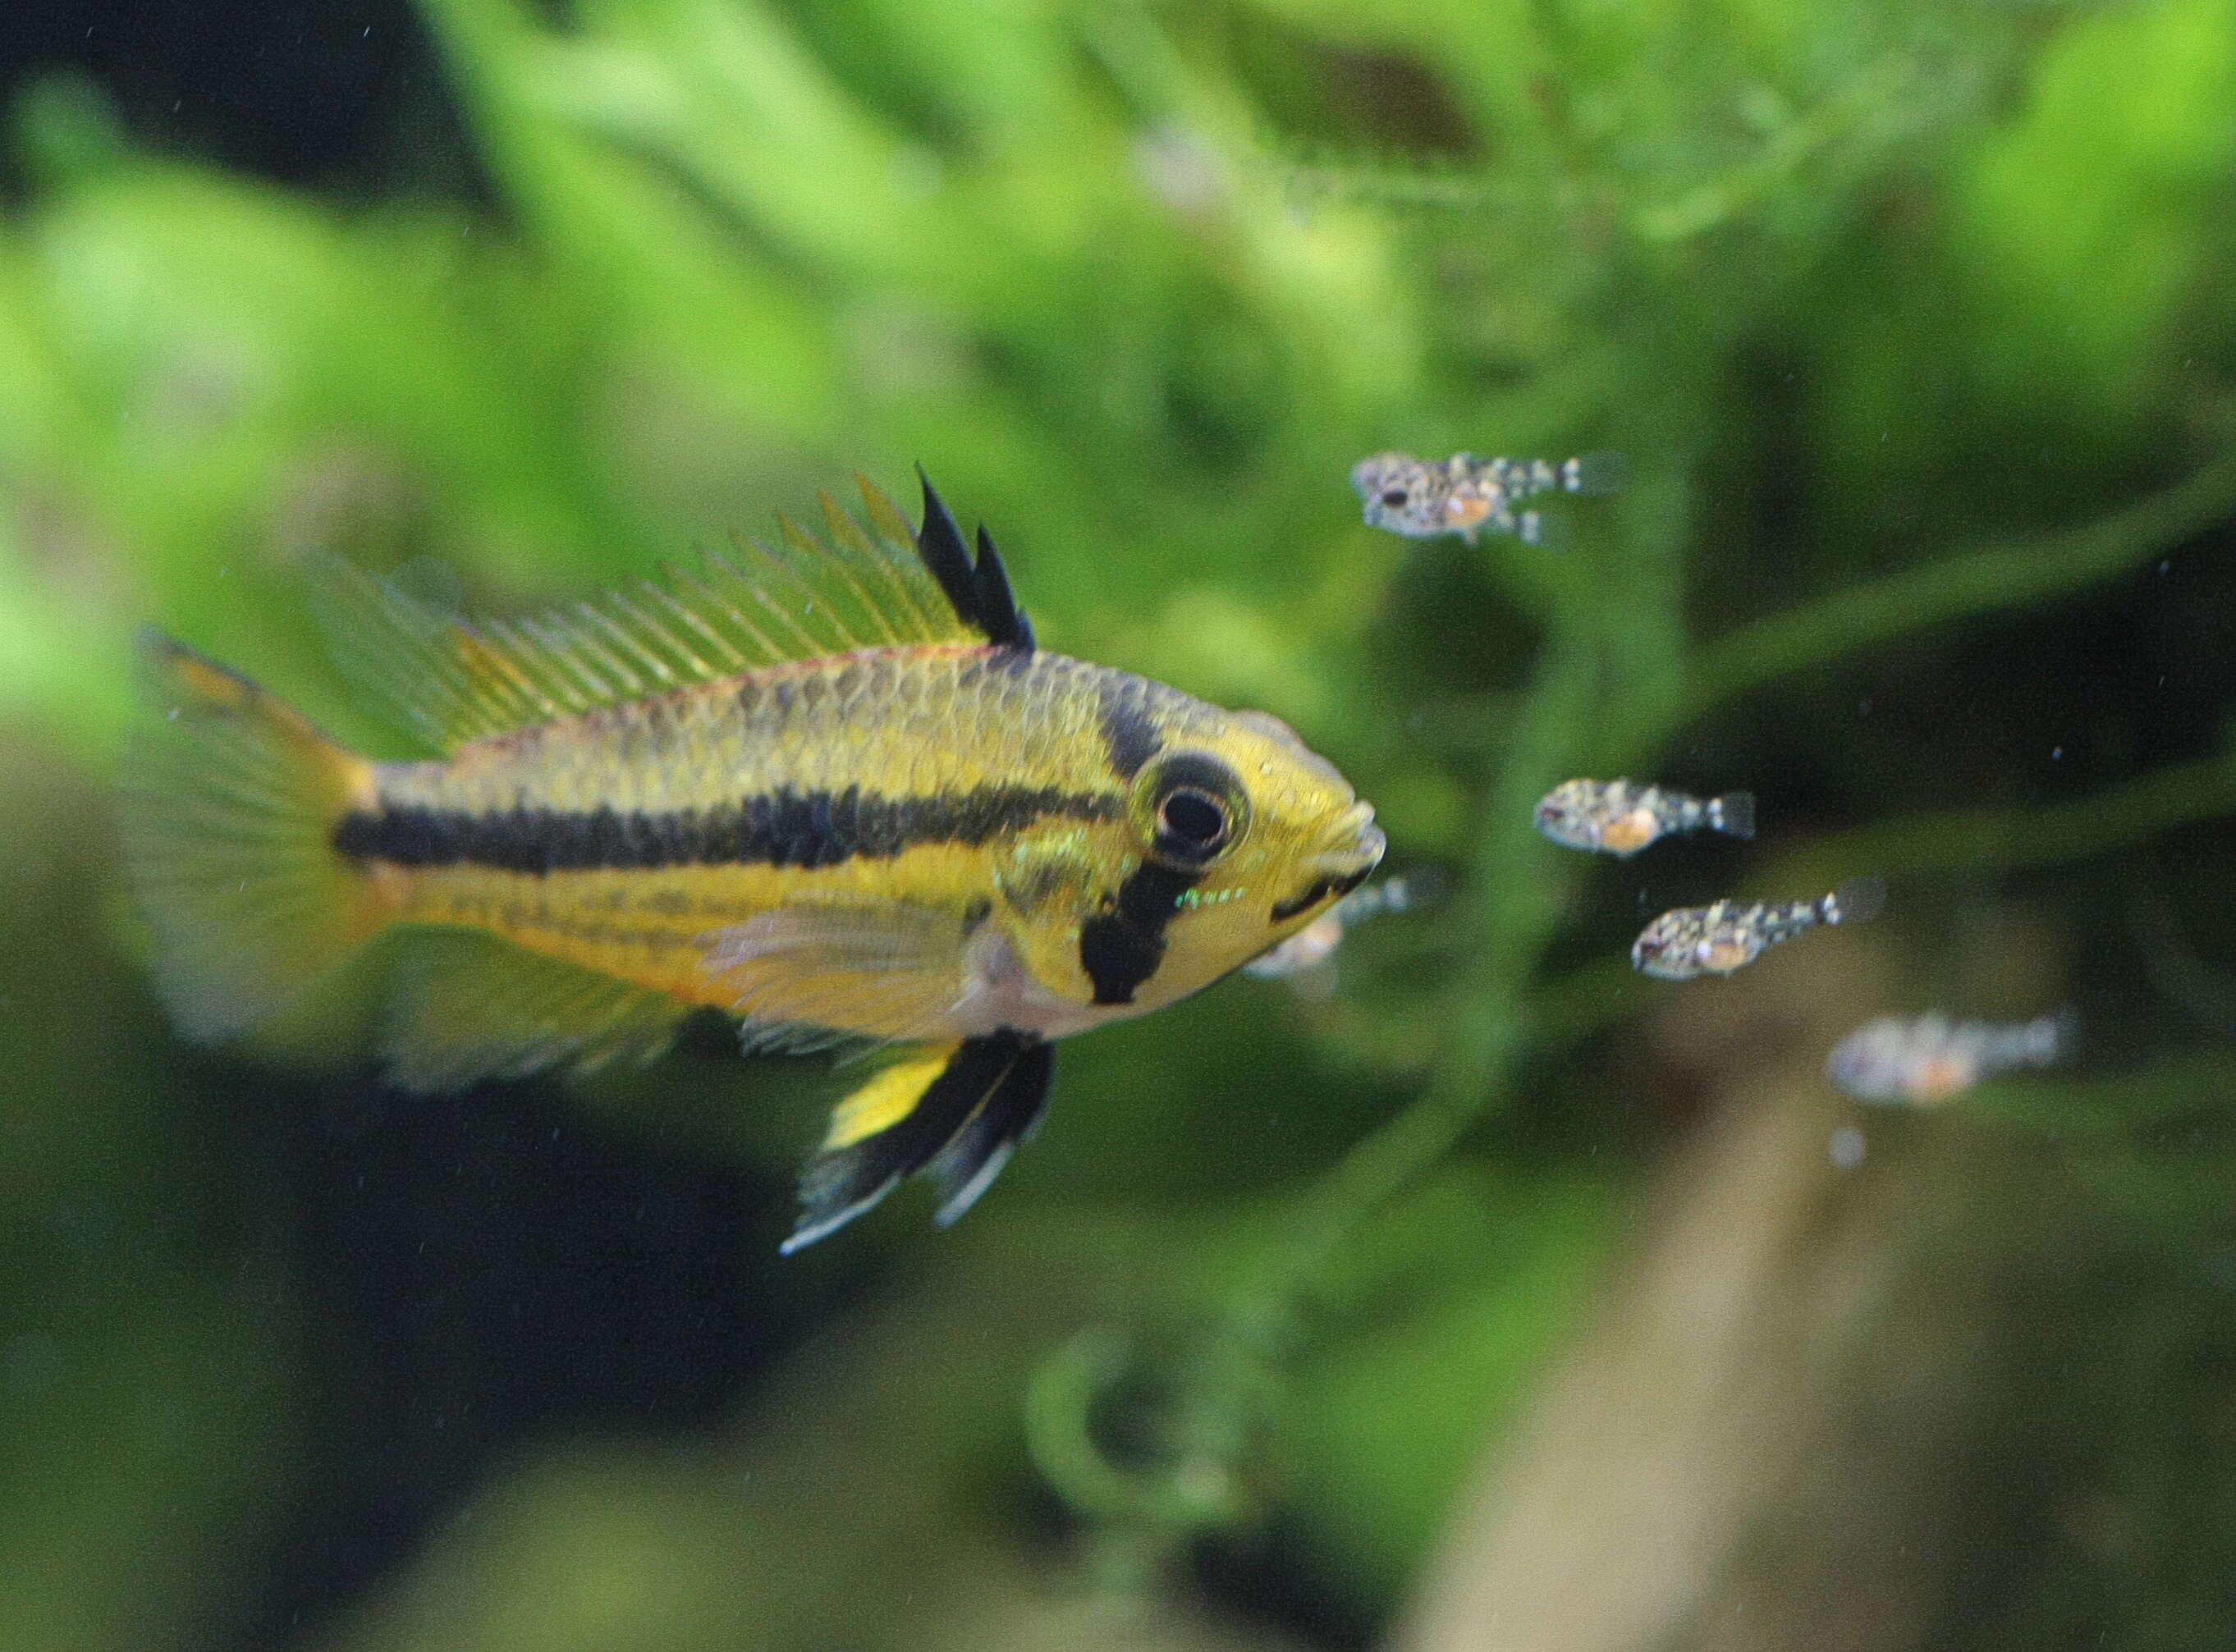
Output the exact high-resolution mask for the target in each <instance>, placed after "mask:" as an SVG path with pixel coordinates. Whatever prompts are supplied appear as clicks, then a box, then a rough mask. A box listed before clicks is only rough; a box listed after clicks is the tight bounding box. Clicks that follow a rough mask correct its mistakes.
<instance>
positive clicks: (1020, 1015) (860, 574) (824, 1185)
mask: <svg viewBox="0 0 2236 1652" xmlns="http://www.w3.org/2000/svg"><path fill="white" fill-rule="evenodd" d="M862 499H863V504H864V506H865V510H866V514H867V521H866V523H865V521H861V520H859V519H857V518H855V517H853V516H851V515H848V514H847V513H846V512H845V511H844V510H842V509H840V508H839V507H838V504H837V503H836V502H833V501H832V500H830V499H828V498H826V499H825V500H824V502H823V522H824V527H825V532H826V534H827V537H825V538H819V537H818V536H817V535H815V534H813V533H812V532H811V531H809V530H808V529H806V528H802V527H800V526H799V525H798V524H796V523H793V522H789V521H786V522H785V523H783V524H782V527H783V534H782V538H781V540H780V541H779V543H778V544H777V545H775V546H773V547H770V546H764V545H760V544H754V543H750V542H748V543H746V544H745V545H742V546H741V547H740V555H739V557H737V558H736V559H733V558H730V557H727V556H720V555H716V556H711V557H709V558H707V561H706V562H705V565H704V566H703V567H700V568H699V569H696V570H692V571H678V570H670V571H669V572H668V575H667V577H666V578H665V579H664V580H661V581H656V582H654V581H648V582H645V583H642V584H640V585H639V586H637V587H634V588H632V589H630V590H628V591H623V592H614V593H608V594H606V595H605V596H602V597H600V598H597V599H595V600H591V601H588V602H582V603H578V604H575V605H574V606H572V607H569V608H568V609H566V610H564V611H562V612H560V613H551V614H546V615H543V616H541V617H538V618H530V619H523V620H513V621H497V622H490V623H483V624H478V625H467V624H465V623H464V622H462V621H458V620H453V619H451V618H450V617H449V616H447V615H444V614H442V613H437V612H435V611H433V610H431V609H430V608H428V607H427V606H424V605H423V604H421V603H419V602H418V601H416V600H414V599H412V598H411V596H409V595H408V594H406V593H404V592H403V591H401V590H399V589H398V588H397V587H394V586H392V585H391V584H388V583H386V582H385V581H382V580H376V579H373V578H372V577H370V576H368V575H366V574H364V573H362V572H360V571H359V570H358V569H356V568H353V567H350V566H349V565H347V564H346V563H344V562H341V561H339V560H338V559H335V558H332V557H329V556H324V555H314V556H312V557H311V558H310V559H309V560H308V571H309V573H310V574H311V576H312V594H313V596H314V598H315V599H316V606H317V607H318V609H319V614H320V618H321V620H322V622H323V623H324V624H325V626H326V629H327V631H328V633H329V634H330V638H331V641H332V652H333V654H334V659H335V663H336V664H337V665H339V666H340V667H341V668H342V669H343V671H344V672H345V674H346V675H349V676H351V677H352V678H354V679H355V680H356V681H357V682H358V685H360V686H361V687H363V688H365V690H366V691H367V692H369V693H370V694H371V695H372V696H373V697H375V698H378V700H379V701H380V702H382V703H383V704H384V705H385V707H386V708H387V709H388V710H389V711H391V712H392V713H394V714H395V716H396V718H397V720H398V723H399V724H400V725H401V726H403V727H404V728H405V729H407V730H409V731H412V732H413V733H414V734H416V735H417V736H418V738H419V739H420V741H421V743H422V744H423V745H424V746H425V747H426V748H427V749H428V750H429V751H430V752H431V755H430V756H428V757H424V758H423V759H421V760H418V761H404V762H375V761H372V760H371V759H369V758H366V757H360V756H358V754H356V753H354V752H352V751H346V750H345V749H344V748H343V747H342V746H340V745H339V744H336V743H335V742H333V741H332V740H331V739H329V738H328V737H326V735H325V734H324V733H323V732H321V731H319V730H318V729H317V728H315V727H313V726H312V724H311V723H310V722H309V721H308V720H307V719H306V718H303V717H302V716H301V715H300V714H299V713H298V712H296V711H293V709H291V708H290V707H288V706H286V705H283V704H282V703H281V702H280V701H279V699H278V698H276V697H274V696H273V695H272V694H269V693H267V692H266V691H264V690H263V689H261V688H260V687H258V686H257V685H255V684H253V683H252V682H250V681H249V680H248V679H247V678H245V677H242V676H240V675H238V674H237V673H235V672H232V671H229V670H227V668H226V667H224V666H222V665H218V664H216V663H215V662H214V661H212V660H208V659H204V658H203V657H202V656H201V655H200V654H198V653H195V652H194V651H193V650H191V649H189V648H187V647H185V646H182V645H181V644H178V643H175V642H173V641H171V640H169V639H167V638H162V637H157V636H152V635H151V636H150V637H148V639H146V642H145V645H144V647H143V651H142V652H143V654H144V656H145V665H146V668H147V672H148V678H149V681H150V688H151V693H152V698H153V702H154V711H155V716H153V717H152V718H149V719H148V721H147V723H146V724H145V726H143V727H142V728H141V730H140V731H138V733H137V735H136V736H135V740H134V742H133V744H132V746H131V748H130V751H129V753H128V760H127V765H126V770H125V776H124V783H123V786H122V843H123V849H124V861H125V869H126V874H127V877H128V881H129V882H130V883H131V886H132V888H133V892H134V895H135V897H136V899H137V901H138V904H139V907H140V909H141V912H142V914H144V915H145V916H146V918H147V921H148V928H149V930H150V932H151V935H152V940H153V943H154V947H153V950H154V963H155V978H156V984H157V986H158V987H159V988H160V990H161V993H162V996H163V999H164V1001H165V1003H166V1005H167V1006H168V1008H169V1010H170V1012H171V1014H172V1017H173V1019H174V1020H176V1021H177V1022H178V1024H179V1025H180V1026H181V1028H183V1029H184V1030H185V1031H186V1032H187V1033H188V1034H189V1035H190V1036H193V1037H196V1038H201V1039H219V1038H225V1037H228V1036H231V1035H233V1034H234V1033H240V1032H242V1031H244V1030H246V1029H247V1028H249V1027H251V1026H254V1025H256V1024H257V1023H258V1022H260V1021H262V1020H265V1019H267V1018H268V1017H270V1016H272V1015H273V1014H274V1013H277V1012H279V1011H280V1010H282V1009H284V1008H285V1007H286V1006H287V1005H289V1004H291V1003H292V1002H293V1001H294V1000H296V999H297V998H299V996H300V995H301V993H302V992H303V990H304V989H305V988H306V987H307V986H308V985H309V983H310V982H311V981H312V980H315V979H317V978H318V977H319V976H321V975H323V974H326V972H327V971H329V970H330V969H332V968H334V967H337V966H339V965H340V964H341V963H342V962H343V961H344V960H346V959H348V958H349V957H351V956H352V955H353V954H357V953H358V952H359V951H361V950H363V949H364V948H365V947H367V946H368V945H369V944H370V943H372V941H374V940H375V939H376V938H378V937H384V936H392V937H393V938H394V941H395V951H394V952H393V954H391V955H392V956H393V958H394V960H395V965H394V968H393V970H392V972H391V974H389V975H388V976H387V977H385V986H384V987H383V989H382V990H383V991H384V993H385V998H384V1001H383V1003H382V1005H381V1006H380V1008H381V1013H380V1016H379V1018H378V1025H379V1026H380V1028H381V1033H380V1044H381V1054H382V1057H383V1058H384V1059H385V1064H386V1066H387V1068H388V1071H389V1073H390V1076H391V1078H393V1079H394V1080H395V1081H396V1082H397V1083H398V1084H400V1085H404V1087H406V1088H409V1089H414V1090H420V1091H440V1090H452V1089H458V1088H462V1087H464V1086H465V1085H470V1084H472V1083H475V1082H477V1080H480V1079H483V1078H516V1077H519V1076H521V1075H523V1074H526V1073H529V1072H538V1071H541V1070H544V1069H547V1068H552V1067H559V1066H578V1067H579V1066H588V1065H596V1064H598V1063H600V1062H604V1061H610V1060H613V1059H649V1058H650V1057H652V1056H653V1055H655V1054H657V1053H658V1052H660V1050H661V1048H662V1047H664V1046H666V1045H667V1043H668V1041H669V1039H671V1038H672V1037H673V1035H674V1032H675V1029H676V1027H677V1026H678V1024H679V1023H680V1022H681V1021H682V1019H684V1018H685V1017H686V1016H687V1015H688V1014H690V1013H692V1012H693V1010H694V1008H698V1007H702V1006H703V1007H707V1008H712V1009H714V1010H718V1011H721V1012H724V1013H727V1014H729V1015H731V1016H733V1017H735V1018H736V1019H737V1020H738V1022H739V1024H740V1032H741V1033H742V1035H743V1038H744V1041H745V1045H746V1048H747V1049H748V1050H749V1051H753V1050H779V1049H780V1050H799V1049H813V1048H819V1047H822V1046H827V1045H832V1044H835V1043H842V1042H852V1043H854V1044H856V1045H858V1046H863V1045H866V1046H885V1048H886V1049H887V1050H888V1052H889V1059H888V1060H887V1061H886V1062H885V1064H883V1065H879V1066H878V1069H877V1070H876V1072H874V1073H873V1075H872V1076H871V1077H870V1078H868V1080H867V1081H866V1082H864V1083H861V1084H859V1085H858V1086H857V1087H856V1088H855V1090H854V1091H853V1092H852V1094H851V1095H849V1096H847V1097H846V1098H845V1099H844V1100H842V1101H841V1102H840V1103H839V1104H838V1107H837V1108H836V1109H835V1110H834V1111H833V1112H832V1118H831V1122H830V1125H829V1128H828V1130H827V1131H825V1136H824V1137H823V1144H822V1147H821V1149H820V1151H819V1152H818V1153H817V1154H816V1156H815V1157H814V1158H813V1159H812V1161H811V1162H810V1164H809V1165H808V1168H807V1170H806V1175H805V1177H803V1179H802V1183H801V1191H800V1197H801V1203H802V1205H803V1207H804V1213H803V1215H802V1216H801V1217H800V1220H799V1225H798V1227H797V1228H795V1229H793V1231H792V1236H791V1238H790V1239H789V1240H787V1241H786V1247H785V1248H786V1249H787V1250H792V1249H798V1248H799V1247H800V1246H801V1245H804V1244H807V1243H809V1242H812V1241H813V1240H815V1239H817V1238H819V1237H820V1236H822V1235H824V1234H826V1233H829V1232H830V1231H831V1230H832V1229H834V1228H836V1227H838V1225H840V1224H841V1223H845V1222H847V1221H849V1220H851V1219H852V1217H854V1216H857V1215H858V1214H860V1213H861V1212H862V1211H864V1210H867V1209H868V1208H869V1207H870V1206H871V1205H872V1204H874V1203H877V1202H878V1200H879V1199H880V1198H882V1197H883V1196H885V1194H886V1193H887V1192H888V1191H889V1190H891V1188H892V1187H893V1186H894V1185H896V1184H897V1183H898V1182H900V1181H901V1180H902V1179H904V1177H910V1176H912V1175H915V1174H917V1173H918V1172H922V1173H923V1174H924V1175H926V1176H928V1177H931V1179H932V1180H933V1181H934V1182H935V1183H937V1185H938V1188H939V1190H940V1192H941V1195H942V1203H941V1206H940V1210H939V1217H938V1219H939V1220H940V1221H941V1222H942V1223H947V1222H951V1221H953V1220H954V1219H955V1218H956V1217H957V1216H961V1215H962V1213H963V1211H964V1210H967V1209H969V1208H970V1204H971V1203H972V1202H973V1201H974V1200H976V1199H977V1197H978V1196H979V1195H980V1194H981V1193H983V1191H984V1190H985V1189H986V1188H987V1186H988V1185H989V1183H991V1182H992V1181H993V1179H994V1177H996V1175H997V1174H998V1173H999V1172H1000V1170H1001V1169H1002V1166H1003V1164H1005V1163H1007V1161H1008V1159H1009V1155H1010V1153H1011V1152H1012V1151H1014V1150H1015V1149H1016V1146H1017V1144H1019V1143H1020V1142H1022V1141H1023V1139H1024V1138H1025V1137H1027V1136H1028V1135H1029V1133H1030V1132H1031V1131H1032V1130H1033V1128H1034V1126H1035V1125H1036V1123H1037V1122H1038V1120H1039V1118H1040V1115H1041V1111H1042V1105H1043V1104H1044V1103H1045V1101H1046V1100H1047V1097H1048V1091H1049V1074H1050V1071H1051V1056H1050V1047H1051V1045H1052V1043H1053V1041H1054V1040H1056V1039H1061V1038H1065V1037H1068V1036H1069V1035H1070V1034H1072V1033H1081V1032H1084V1031H1087V1030H1088V1029H1089V1028H1092V1027H1095V1026H1103V1025H1106V1024H1108V1023H1109V1022H1112V1021H1117V1020H1122V1019H1126V1018H1128V1017H1129V1016H1135V1015H1141V1014H1144V1013H1148V1012H1149V1011H1151V1010H1154V1009H1156V1008H1158V1007H1160V1006H1163V1005H1167V1004H1170V1003H1174V1002H1175V1001H1177V1000H1180V999H1183V998H1186V997H1187V996H1189V995H1190V994H1192V993H1197V992H1200V991H1201V990H1202V989H1203V988H1204V987H1208V986H1210V985H1211V984H1212V983H1213V981H1215V980H1219V979H1220V977H1221V976H1223V975H1226V974H1228V973H1229V972H1231V971H1233V970H1234V969H1236V968H1239V967H1240V966H1242V965H1243V964H1246V963H1247V962H1248V961H1249V960H1251V959H1253V958H1254V957H1256V956H1257V955H1258V954H1260V953H1262V952H1264V951H1266V949H1268V948H1269V947H1278V946H1279V945H1280V943H1281V942H1283V941H1286V940H1287V939H1288V938H1289V937H1290V936H1291V935H1293V934H1296V933H1297V932H1298V931H1299V930H1302V929H1304V928H1306V927H1308V926H1309V925H1311V924H1312V922H1313V921H1315V920H1317V919H1319V917H1321V916H1322V915H1323V914H1325V913H1326V912H1327V911H1328V910H1329V908H1332V906H1334V904H1335V903H1336V902H1337V901H1340V900H1341V899H1342V898H1343V897H1344V896H1345V895H1348V894H1349V893H1350V892H1351V890H1352V889H1354V888H1357V887H1358V885H1359V884H1360V883H1361V882H1364V881H1365V878H1366V876H1367V875H1368V874H1369V873H1371V871H1372V870H1373V869H1374V868H1375V865H1376V863H1377V862H1378V861H1379V860H1380V859H1381V857H1382V849H1383V836H1382V832H1381V829H1379V828H1378V827H1377V826H1376V825H1375V824H1374V823H1373V817H1374V810H1372V809H1371V807H1369V806H1368V805H1367V804H1366V803H1362V802H1360V801H1359V799H1358V796H1356V795H1355V794H1354V793H1353V791H1352V790H1351V786H1350V784H1349V783H1347V782H1346V781H1345V779H1344V777H1342V776H1341V775H1340V774H1338V772H1337V771H1336V769H1335V767H1334V765H1333V764H1330V763H1329V762H1328V761H1327V760H1326V759H1325V758H1324V757H1319V756H1318V755H1316V754H1315V753H1313V752H1312V751H1309V750H1307V749H1306V747H1305V744H1304V743H1303V742H1302V741H1300V740H1299V739H1298V738H1297V737H1296V735H1295V734H1294V733H1292V731H1290V730H1289V728H1288V727H1287V725H1286V724H1283V723H1281V722H1280V721H1279V719H1278V718H1272V717H1268V716H1266V715H1265V714H1264V713H1263V712H1256V711H1240V712H1237V711H1223V710H1221V709H1220V708H1219V707H1217V706H1213V705H1206V704H1205V703H1204V702H1203V701H1201V700H1198V699H1194V698H1190V697H1188V696H1187V695H1186V694H1183V693H1181V692H1179V691H1178V690H1176V689H1172V688H1167V687H1166V686H1165V685H1162V684H1161V683H1154V682H1150V681H1148V680H1147V679H1145V678H1139V677H1133V676H1129V675H1128V674H1127V673H1125V672H1118V671H1113V670H1109V669H1108V668H1106V667H1103V666H1100V665H1089V664H1088V663H1086V662H1084V661H1081V660H1076V659H1066V658H1065V657H1064V656H1062V655H1061V654H1056V653H1051V652H1048V651H1046V650H1044V649H1042V648H1040V647H1039V646H1037V644H1036V641H1035V639H1034V636H1033V630H1032V627H1031V626H1030V625H1029V623H1028V622H1027V620H1026V619H1025V616H1024V614H1023V613H1021V612H1020V611H1019V610H1018V608H1017V606H1016V602H1015V600H1013V599H1012V597H1011V594H1010V591H1009V579H1008V575H1007V574H1006V573H1005V572H1004V571H1003V566H1002V561H1001V558H1000V557H999V556H998V555H997V554H996V552H995V549H994V545H993V541H992V540H991V539H990V537H988V535H987V534H986V531H985V530H984V529H983V528H981V529H979V531H978V535H977V555H976V557H975V558H974V557H973V556H972V554H971V551H970V547H969V546H967V545H966V544H965V542H964V541H963V535H962V533H961V531H960V530H959V529H958V528H957V526H956V524H955V521H954V519H953V518H952V517H951V516H950V515H949V514H948V512H947V508H946V507H945V506H944V505H943V504H941V503H940V502H939V497H938V495H936V494H935V493H933V492H932V490H931V485H930V484H929V483H926V484H925V487H924V515H923V518H922V521H921V522H920V524H919V525H917V526H915V527H911V525H910V524H909V523H908V521H907V520H906V519H905V518H904V517H903V516H902V515H901V513H900V511H899V510H898V508H896V507H895V506H894V505H893V503H892V502H891V501H890V500H888V499H887V498H885V495H883V494H880V493H878V491H877V490H876V489H875V488H871V486H870V485H869V484H868V483H867V482H863V483H862Z"/></svg>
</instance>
